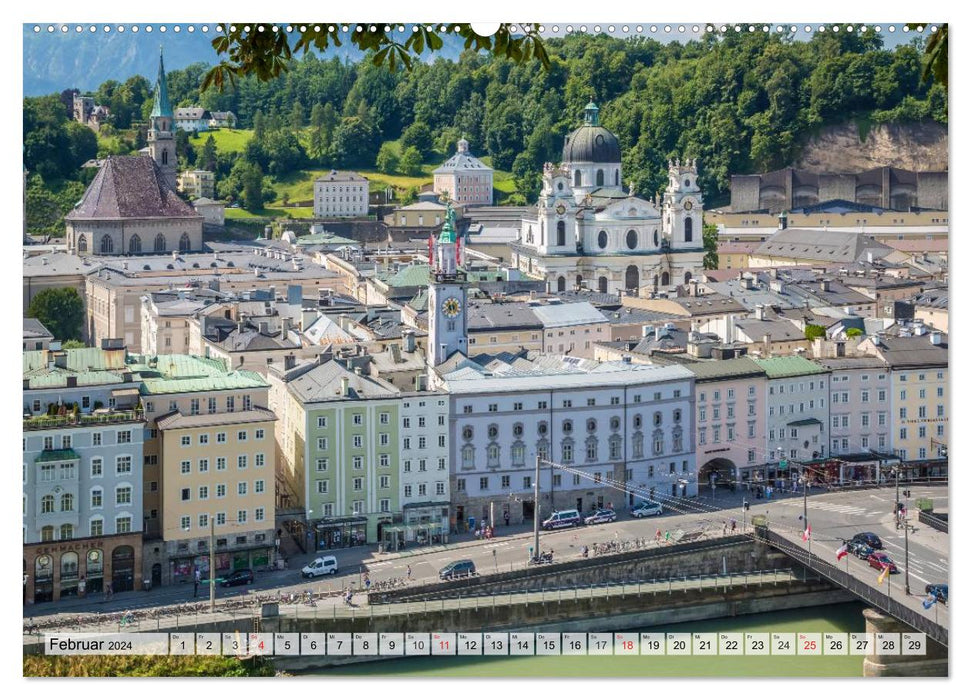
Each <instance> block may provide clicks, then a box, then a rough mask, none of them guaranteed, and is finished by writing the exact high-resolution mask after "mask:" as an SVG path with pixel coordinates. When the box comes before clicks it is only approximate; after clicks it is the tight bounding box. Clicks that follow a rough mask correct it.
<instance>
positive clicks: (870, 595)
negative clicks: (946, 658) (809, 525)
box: [754, 527, 948, 646]
mask: <svg viewBox="0 0 971 700" xmlns="http://www.w3.org/2000/svg"><path fill="white" fill-rule="evenodd" d="M754 537H755V539H758V540H762V541H764V542H766V543H767V544H769V545H771V546H773V547H775V548H776V549H778V550H780V551H782V552H784V553H785V554H786V555H788V556H789V557H790V558H791V559H793V560H795V561H797V562H799V563H800V564H802V565H803V566H805V567H807V568H808V569H812V570H813V571H814V572H816V573H817V574H819V575H821V576H823V577H824V578H826V579H828V580H830V581H832V582H833V583H835V584H836V585H837V586H840V587H841V588H843V589H845V590H847V591H849V592H850V593H852V594H853V595H855V596H856V597H857V598H860V599H861V600H863V601H864V602H866V603H869V604H870V605H872V606H873V607H875V608H879V609H880V610H883V611H884V612H885V613H887V614H889V615H892V616H893V617H895V618H897V619H898V620H900V621H901V622H903V623H904V624H906V625H909V626H910V627H913V628H914V629H915V630H917V631H918V632H923V633H925V634H926V635H927V636H928V637H930V638H931V639H933V640H934V641H936V642H939V643H940V644H943V645H944V646H947V640H948V629H947V627H945V626H943V625H941V624H938V623H937V622H934V621H933V620H931V619H929V618H928V617H926V616H924V615H921V614H920V613H919V612H918V611H917V610H914V609H913V608H910V607H908V606H907V605H904V604H903V603H901V602H900V601H899V600H895V599H894V598H892V597H890V596H889V595H887V594H886V593H884V592H883V591H880V590H878V589H877V588H874V587H873V586H871V585H869V584H868V583H865V582H864V581H861V580H860V579H858V578H856V577H854V576H852V575H851V574H850V573H849V572H848V571H843V570H842V569H840V568H839V567H838V566H834V565H833V564H831V563H829V562H827V561H823V560H822V559H821V558H819V557H818V556H816V555H815V554H811V553H810V552H808V551H807V550H803V549H801V548H800V547H798V546H795V545H794V544H793V543H792V542H791V541H790V540H789V539H787V538H785V537H783V536H782V535H780V534H778V533H775V532H772V531H771V530H770V529H769V528H768V527H764V528H757V530H756V533H755V534H754Z"/></svg>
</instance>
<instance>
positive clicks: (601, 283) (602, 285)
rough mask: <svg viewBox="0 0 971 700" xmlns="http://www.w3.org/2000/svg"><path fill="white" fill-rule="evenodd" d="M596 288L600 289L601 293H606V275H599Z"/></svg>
mask: <svg viewBox="0 0 971 700" xmlns="http://www.w3.org/2000/svg"><path fill="white" fill-rule="evenodd" d="M597 289H598V290H599V291H600V293H601V294H606V293H607V278H606V277H600V278H599V279H598V280H597Z"/></svg>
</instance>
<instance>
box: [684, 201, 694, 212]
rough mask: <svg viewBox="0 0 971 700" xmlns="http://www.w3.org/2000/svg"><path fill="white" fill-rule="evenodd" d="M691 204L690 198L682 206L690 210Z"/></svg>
mask: <svg viewBox="0 0 971 700" xmlns="http://www.w3.org/2000/svg"><path fill="white" fill-rule="evenodd" d="M693 206H694V204H692V203H691V200H690V199H689V200H688V201H687V202H685V203H684V208H685V209H687V210H688V211H691V207H693Z"/></svg>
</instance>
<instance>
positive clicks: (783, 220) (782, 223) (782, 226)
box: [779, 212, 789, 231]
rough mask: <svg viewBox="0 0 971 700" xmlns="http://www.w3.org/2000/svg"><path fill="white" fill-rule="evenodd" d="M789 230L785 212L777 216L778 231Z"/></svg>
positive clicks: (787, 217)
mask: <svg viewBox="0 0 971 700" xmlns="http://www.w3.org/2000/svg"><path fill="white" fill-rule="evenodd" d="M787 228H789V215H788V214H787V213H786V212H782V213H781V214H779V230H780V231H785V230H786V229H787Z"/></svg>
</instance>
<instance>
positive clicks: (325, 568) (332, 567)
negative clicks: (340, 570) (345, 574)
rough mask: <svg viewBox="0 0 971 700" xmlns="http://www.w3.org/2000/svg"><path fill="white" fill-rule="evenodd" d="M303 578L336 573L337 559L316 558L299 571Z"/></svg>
mask: <svg viewBox="0 0 971 700" xmlns="http://www.w3.org/2000/svg"><path fill="white" fill-rule="evenodd" d="M300 573H302V574H303V577H304V578H313V577H314V576H325V575H327V574H336V573H337V557H318V558H316V559H314V560H313V561H312V562H310V563H309V564H307V565H306V566H305V567H303V569H301V570H300Z"/></svg>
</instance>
